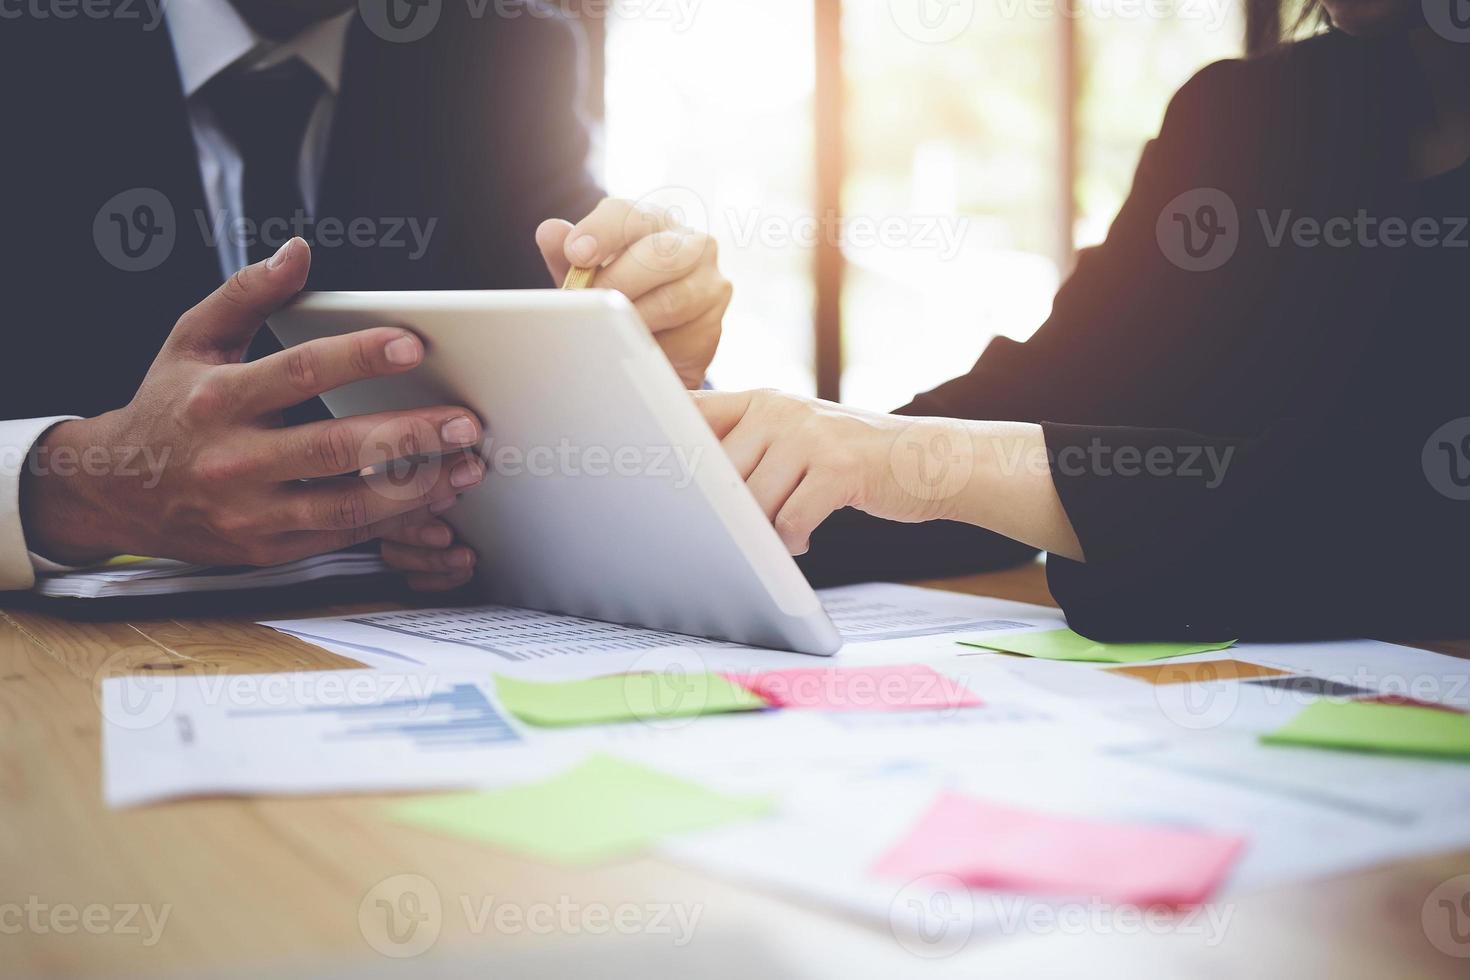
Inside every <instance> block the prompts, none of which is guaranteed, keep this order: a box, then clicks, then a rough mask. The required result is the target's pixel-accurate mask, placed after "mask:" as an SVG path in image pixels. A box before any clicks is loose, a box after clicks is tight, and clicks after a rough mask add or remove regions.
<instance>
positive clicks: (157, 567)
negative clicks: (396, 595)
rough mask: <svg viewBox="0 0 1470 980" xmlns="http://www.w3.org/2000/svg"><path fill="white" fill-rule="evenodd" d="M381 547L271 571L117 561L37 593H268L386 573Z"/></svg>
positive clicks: (56, 577)
mask: <svg viewBox="0 0 1470 980" xmlns="http://www.w3.org/2000/svg"><path fill="white" fill-rule="evenodd" d="M387 571H388V566H387V565H385V564H383V559H382V558H381V557H379V555H378V551H377V548H375V547H364V548H358V549H353V550H351V551H338V552H333V553H331V554H327V555H317V556H316V557H314V558H307V559H305V560H303V561H296V562H291V563H289V564H286V565H273V566H271V567H269V568H253V567H245V566H235V567H226V566H209V565H190V564H189V563H188V562H182V561H169V560H166V559H162V558H115V559H113V560H112V561H110V562H108V563H107V564H105V565H101V566H98V567H95V568H84V569H79V570H77V571H72V572H62V573H57V574H51V575H44V576H41V577H40V578H39V579H38V580H37V582H36V591H37V592H38V593H40V594H41V595H45V596H52V597H55V598H64V599H116V598H135V597H139V596H156V595H172V594H175V593H185V592H190V593H193V592H231V591H236V590H242V589H269V588H280V587H282V586H290V585H301V584H303V583H306V582H320V581H323V580H326V579H336V578H352V577H356V576H363V575H382V574H385V573H387Z"/></svg>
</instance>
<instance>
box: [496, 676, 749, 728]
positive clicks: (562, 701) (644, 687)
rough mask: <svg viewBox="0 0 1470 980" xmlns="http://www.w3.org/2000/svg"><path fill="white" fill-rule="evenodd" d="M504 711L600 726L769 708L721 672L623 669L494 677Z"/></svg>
mask: <svg viewBox="0 0 1470 980" xmlns="http://www.w3.org/2000/svg"><path fill="white" fill-rule="evenodd" d="M495 690H496V693H497V694H498V695H499V697H500V703H501V704H502V705H504V706H505V710H506V711H509V712H510V713H511V714H513V715H515V716H516V717H517V718H519V719H521V720H522V721H524V722H527V723H528V724H532V725H541V726H546V727H555V726H563V725H597V724H604V723H607V722H615V721H650V720H659V719H664V718H689V717H693V716H694V715H713V714H721V713H724V712H727V711H756V710H759V709H761V708H766V707H769V705H768V704H766V702H765V701H764V700H762V699H761V697H760V696H759V695H756V694H753V693H751V692H750V691H748V690H746V689H745V688H744V687H741V686H740V685H739V684H736V683H735V682H734V681H731V680H727V679H726V678H724V677H722V676H720V675H719V674H681V673H658V674H620V675H618V676H614V677H594V678H592V679H590V680H582V681H560V682H554V683H541V682H537V681H518V680H514V679H513V678H509V677H497V678H495Z"/></svg>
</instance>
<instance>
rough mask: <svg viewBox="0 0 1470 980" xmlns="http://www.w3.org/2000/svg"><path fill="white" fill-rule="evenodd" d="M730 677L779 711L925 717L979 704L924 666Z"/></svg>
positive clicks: (803, 669)
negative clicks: (894, 713)
mask: <svg viewBox="0 0 1470 980" xmlns="http://www.w3.org/2000/svg"><path fill="white" fill-rule="evenodd" d="M726 676H727V677H728V678H729V679H730V680H732V681H734V682H735V683H737V684H739V685H741V686H742V687H744V688H745V689H746V690H748V691H750V692H751V693H752V694H755V695H758V696H759V697H761V698H762V699H764V700H765V701H767V702H768V703H770V704H773V705H775V706H777V707H779V708H810V709H813V710H816V711H922V710H934V709H943V708H976V707H979V706H980V704H981V701H980V699H979V698H977V697H976V696H975V695H974V694H972V693H970V692H969V691H968V690H966V689H965V687H964V685H962V684H960V683H959V682H958V681H955V680H952V679H950V678H948V677H945V676H944V675H943V674H941V673H939V672H938V671H937V670H935V669H934V668H932V667H925V666H923V665H922V664H899V665H896V666H892V667H798V668H793V669H790V670H768V671H762V672H761V673H756V674H727V675H726Z"/></svg>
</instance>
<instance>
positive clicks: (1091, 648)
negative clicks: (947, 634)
mask: <svg viewBox="0 0 1470 980" xmlns="http://www.w3.org/2000/svg"><path fill="white" fill-rule="evenodd" d="M958 642H960V643H963V644H964V645H965V646H969V647H980V648H982V649H985V650H997V651H999V652H1001V653H1019V654H1021V655H1023V656H1026V657H1041V658H1042V659H1044V660H1081V661H1088V662H1091V663H1102V664H1137V663H1144V662H1145V661H1149V660H1165V659H1167V658H1169V657H1183V656H1187V655H1188V654H1191V653H1210V652H1212V651H1215V650H1224V649H1225V648H1226V647H1230V646H1234V645H1235V641H1234V640H1224V641H1222V642H1219V643H1193V644H1190V643H1098V642H1097V641H1096V640H1089V639H1088V638H1087V637H1085V636H1079V635H1078V634H1076V633H1074V632H1072V631H1071V630H1046V631H1045V632H1042V633H1017V634H1015V635H1013V636H997V637H990V636H985V635H983V634H981V635H977V636H971V637H962V638H960V640H959V641H958Z"/></svg>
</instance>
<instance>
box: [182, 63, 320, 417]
mask: <svg viewBox="0 0 1470 980" xmlns="http://www.w3.org/2000/svg"><path fill="white" fill-rule="evenodd" d="M199 94H200V95H202V96H203V97H204V98H205V99H206V100H207V103H208V105H209V107H210V109H211V110H212V111H213V112H214V119H215V123H216V124H217V125H218V126H219V128H220V130H221V131H222V132H223V133H224V134H225V135H226V136H227V137H229V139H230V142H231V143H233V144H234V145H235V151H236V152H237V153H239V155H240V160H241V162H242V163H243V164H244V168H245V169H244V173H243V175H242V180H241V184H242V187H241V195H240V196H241V198H242V199H243V200H242V204H243V206H244V213H243V214H242V215H240V216H239V217H243V218H247V219H249V221H250V222H251V224H250V225H247V228H250V229H252V230H253V233H252V234H251V236H250V238H249V240H248V241H247V242H246V244H247V246H248V247H247V249H246V259H245V260H246V261H247V262H250V263H255V262H259V261H261V260H262V259H267V258H269V257H270V256H271V255H272V254H274V252H275V251H276V249H278V248H280V247H281V246H282V245H284V244H285V243H286V242H287V241H288V240H289V239H290V238H291V236H292V235H294V234H296V233H297V227H298V225H297V221H296V218H297V216H298V215H302V216H305V214H306V201H305V199H304V198H303V197H302V193H301V150H302V146H303V145H304V144H305V142H306V127H307V124H308V123H309V122H310V121H311V117H312V114H313V113H314V112H315V111H316V107H317V103H318V102H320V101H321V95H322V80H321V76H319V75H318V74H317V73H316V72H314V71H312V70H311V68H310V67H308V66H307V65H306V63H305V62H303V61H302V60H301V59H300V58H288V59H287V60H285V61H283V62H281V63H280V64H279V65H273V66H271V67H270V68H265V69H261V70H259V71H243V70H241V69H239V68H232V69H230V70H229V71H226V72H223V73H221V74H220V75H217V76H216V77H215V78H214V79H213V80H211V81H210V82H209V84H208V85H206V86H204V88H203V89H202V90H200V93H199ZM282 221H284V222H285V224H282V223H281V222H282ZM230 230H231V231H233V228H231V229H230ZM306 238H307V240H308V241H310V240H311V236H310V235H307V236H306ZM280 349H281V345H280V343H279V342H277V340H276V337H275V335H274V334H273V333H271V332H270V330H268V329H262V330H261V331H260V332H259V333H257V334H256V335H255V338H254V339H253V340H252V341H251V342H250V347H249V349H248V350H247V351H246V352H245V360H247V361H258V360H260V359H261V358H263V357H269V356H270V355H271V354H274V353H275V352H276V351H279V350H280ZM285 416H286V420H287V421H288V422H291V423H293V424H294V423H300V422H309V421H315V420H318V419H324V418H327V417H328V415H327V411H326V408H325V406H323V405H322V403H321V402H320V401H319V400H317V399H315V398H313V399H312V400H311V401H309V402H307V403H306V404H304V405H298V406H296V407H295V408H293V409H290V410H288V411H287V412H286V413H285Z"/></svg>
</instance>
